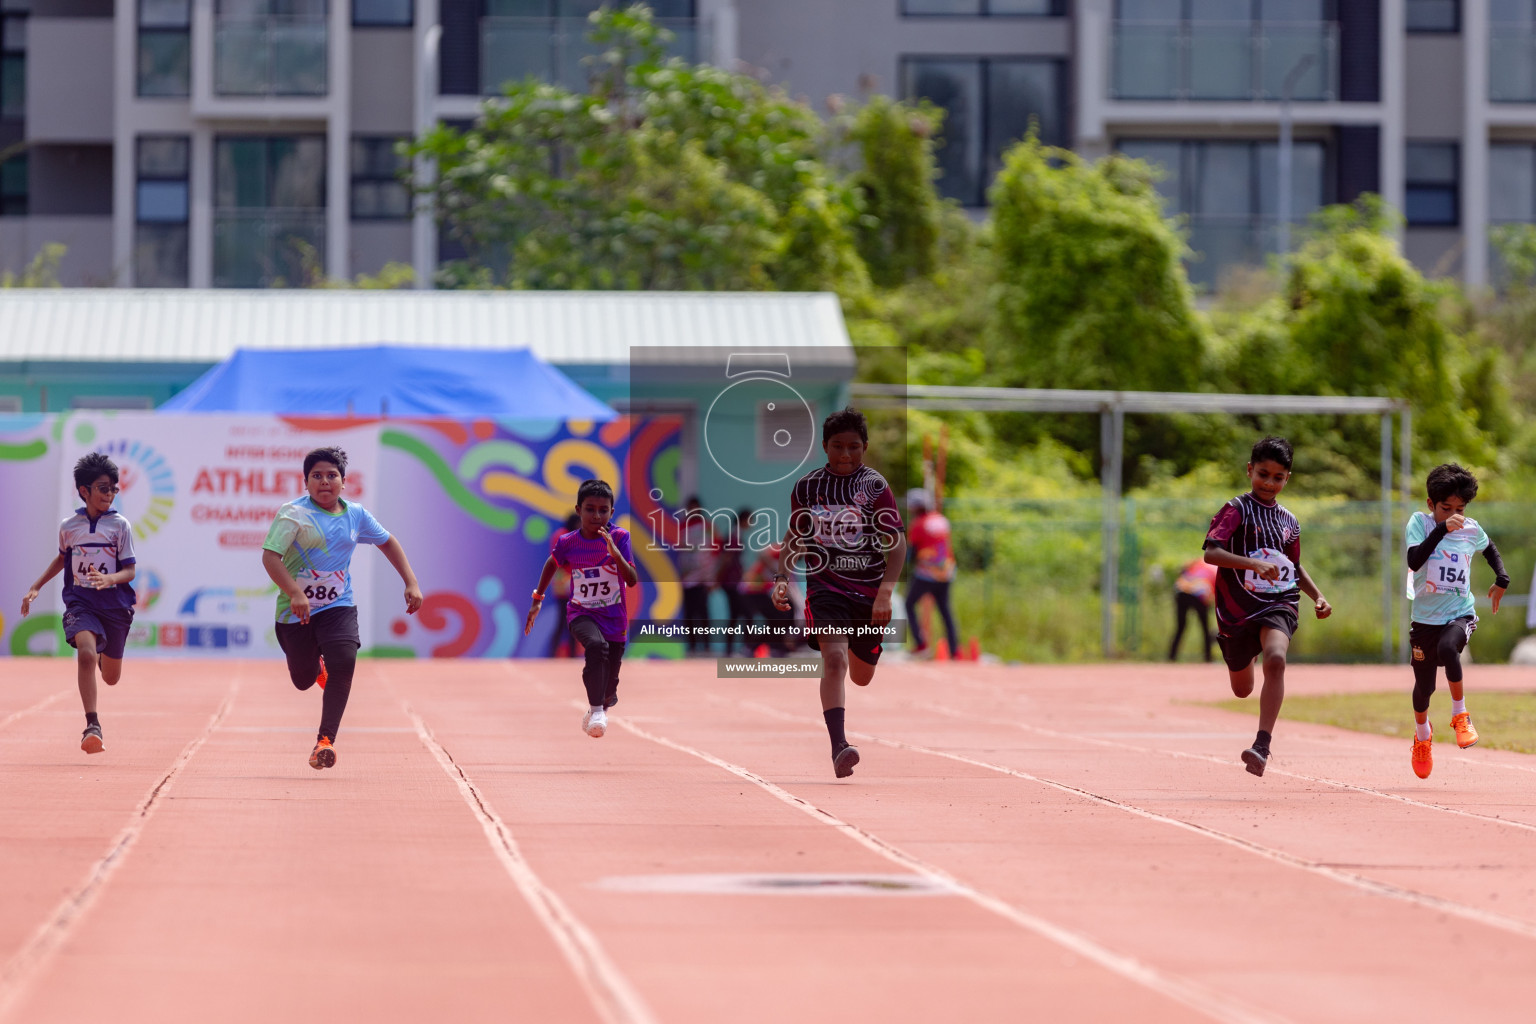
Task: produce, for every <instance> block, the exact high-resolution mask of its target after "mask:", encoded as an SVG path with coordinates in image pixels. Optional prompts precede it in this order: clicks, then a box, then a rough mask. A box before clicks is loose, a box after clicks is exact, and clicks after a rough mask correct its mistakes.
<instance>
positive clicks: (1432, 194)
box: [1403, 142, 1461, 227]
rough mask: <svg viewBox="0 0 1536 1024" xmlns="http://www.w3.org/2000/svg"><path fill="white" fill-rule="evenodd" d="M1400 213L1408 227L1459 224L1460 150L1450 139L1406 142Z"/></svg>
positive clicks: (1452, 225)
mask: <svg viewBox="0 0 1536 1024" xmlns="http://www.w3.org/2000/svg"><path fill="white" fill-rule="evenodd" d="M1406 156H1407V159H1406V161H1405V162H1406V164H1407V171H1408V181H1407V190H1406V191H1405V193H1404V195H1403V207H1404V212H1405V213H1406V215H1407V218H1408V224H1409V226H1410V227H1455V226H1456V225H1457V224H1459V223H1461V151H1460V149H1459V147H1458V146H1457V145H1456V143H1454V142H1410V143H1409V144H1408V150H1407V154H1406Z"/></svg>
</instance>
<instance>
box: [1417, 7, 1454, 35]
mask: <svg viewBox="0 0 1536 1024" xmlns="http://www.w3.org/2000/svg"><path fill="white" fill-rule="evenodd" d="M1408 31H1409V32H1460V31H1461V0H1408Z"/></svg>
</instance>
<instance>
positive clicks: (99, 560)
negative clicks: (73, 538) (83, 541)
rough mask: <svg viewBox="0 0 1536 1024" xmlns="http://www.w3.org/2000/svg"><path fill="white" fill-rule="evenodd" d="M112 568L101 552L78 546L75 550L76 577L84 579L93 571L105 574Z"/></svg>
mask: <svg viewBox="0 0 1536 1024" xmlns="http://www.w3.org/2000/svg"><path fill="white" fill-rule="evenodd" d="M111 571H112V569H111V568H110V567H109V566H108V565H107V560H106V557H105V556H104V555H102V554H101V553H100V552H92V551H87V550H86V549H85V548H78V549H76V551H75V579H77V580H81V581H84V580H85V578H86V577H87V576H89V575H90V574H91V573H93V572H95V573H100V574H101V575H103V576H105V575H106V574H107V573H109V572H111Z"/></svg>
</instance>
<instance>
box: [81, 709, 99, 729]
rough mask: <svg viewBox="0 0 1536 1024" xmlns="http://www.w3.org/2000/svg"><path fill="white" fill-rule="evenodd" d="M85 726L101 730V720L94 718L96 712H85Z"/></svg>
mask: <svg viewBox="0 0 1536 1024" xmlns="http://www.w3.org/2000/svg"><path fill="white" fill-rule="evenodd" d="M85 724H86V725H88V726H90V725H94V726H95V727H96V728H98V729H100V728H101V719H99V718H97V717H96V712H94V711H87V712H86V713H85Z"/></svg>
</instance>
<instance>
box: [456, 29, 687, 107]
mask: <svg viewBox="0 0 1536 1024" xmlns="http://www.w3.org/2000/svg"><path fill="white" fill-rule="evenodd" d="M656 24H657V25H659V26H660V27H662V28H664V29H666V30H667V31H669V32H671V33H672V35H673V39H672V42H671V43H670V44H669V45H668V46H667V49H666V54H667V56H669V57H681V58H682V59H683V60H686V61H689V62H692V63H697V62H698V61H699V59H700V56H701V54H702V53H703V50H704V39H703V30H702V23H701V22H700V21H699V20H698V19H697V18H657V19H656ZM591 30H592V25H591V23H590V22H588V21H587V19H586V18H512V17H488V18H481V19H480V92H481V94H482V95H485V96H494V95H496V94H498V93H500V92H501V90H502V86H503V85H504V84H505V83H507V82H509V81H514V82H516V81H521V80H523V79H525V78H528V77H530V76H532V77H533V78H536V79H539V80H540V81H544V82H553V83H555V84H556V85H561V86H564V87H565V88H567V89H570V90H572V91H576V92H583V91H585V90H586V88H587V81H588V78H589V76H590V75H591V73H592V69H591V66H590V63H591V62H589V61H584V60H583V58H584V57H594V56H596V55H597V54H599V53H601V52H602V50H603V48H602V47H601V46H598V45H596V44H594V43H592V42H591V41H590V40H589V39H588V38H587V33H589V32H590V31H591Z"/></svg>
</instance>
